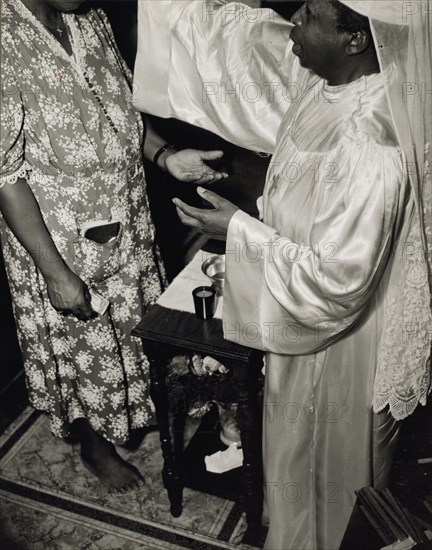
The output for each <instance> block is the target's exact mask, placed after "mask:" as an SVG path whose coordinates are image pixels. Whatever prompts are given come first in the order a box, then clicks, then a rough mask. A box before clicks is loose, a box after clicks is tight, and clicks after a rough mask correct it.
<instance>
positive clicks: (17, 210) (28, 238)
mask: <svg viewBox="0 0 432 550" xmlns="http://www.w3.org/2000/svg"><path fill="white" fill-rule="evenodd" d="M0 211H1V213H2V214H3V217H4V219H5V221H6V223H7V225H8V226H9V228H10V229H11V231H12V232H13V234H14V235H15V237H16V238H17V239H18V241H19V242H20V243H21V244H22V246H23V247H24V248H25V249H26V250H27V252H28V253H29V254H30V256H31V257H32V258H33V260H34V262H35V264H36V266H37V267H38V268H39V270H40V271H41V273H42V275H43V276H44V277H45V279H47V280H50V279H54V278H58V277H61V276H62V275H64V274H65V273H66V272H67V271H68V267H67V265H66V264H65V262H64V260H63V258H62V257H61V256H60V254H59V252H58V250H57V247H56V245H55V244H54V241H53V240H52V238H51V235H50V234H49V232H48V229H47V227H46V225H45V223H44V221H43V218H42V214H41V212H40V209H39V205H38V204H37V202H36V199H35V197H34V195H33V193H32V191H31V189H30V187H29V186H28V184H27V182H26V181H25V180H24V179H19V180H18V181H17V183H16V184H14V185H8V184H6V185H5V186H4V187H2V188H1V189H0Z"/></svg>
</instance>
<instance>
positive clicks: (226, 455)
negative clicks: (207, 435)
mask: <svg viewBox="0 0 432 550" xmlns="http://www.w3.org/2000/svg"><path fill="white" fill-rule="evenodd" d="M204 460H205V464H206V470H207V471H208V472H212V473H213V474H223V473H224V472H228V471H229V470H234V468H238V467H239V466H242V465H243V449H239V448H238V447H237V445H236V443H232V444H231V445H230V446H229V447H228V449H226V450H225V451H218V452H217V453H214V454H212V455H210V456H206V457H205V459H204Z"/></svg>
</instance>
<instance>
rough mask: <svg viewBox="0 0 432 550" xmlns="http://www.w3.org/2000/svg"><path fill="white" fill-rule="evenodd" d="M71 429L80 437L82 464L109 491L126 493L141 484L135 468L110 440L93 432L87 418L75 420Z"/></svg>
mask: <svg viewBox="0 0 432 550" xmlns="http://www.w3.org/2000/svg"><path fill="white" fill-rule="evenodd" d="M73 430H74V432H75V433H76V434H77V435H78V436H79V438H80V442H81V460H82V462H83V464H84V466H85V467H86V468H87V469H88V470H89V471H90V472H91V473H92V474H94V475H95V476H96V477H98V478H99V479H100V480H101V482H102V483H103V484H104V485H105V486H106V487H107V488H108V490H109V492H110V493H126V492H127V491H130V490H132V489H138V488H139V487H140V486H141V485H142V484H143V482H144V478H143V477H142V475H141V474H140V472H139V471H138V470H137V468H135V466H133V465H132V464H129V462H126V460H124V459H123V458H122V457H121V456H120V455H119V454H118V453H117V451H116V449H115V447H114V445H113V444H112V443H111V442H110V441H107V440H106V439H105V438H104V437H102V436H101V435H99V434H98V433H97V432H95V431H94V430H93V428H92V427H91V426H90V424H89V422H88V420H86V419H85V418H79V419H77V420H75V422H74V423H73Z"/></svg>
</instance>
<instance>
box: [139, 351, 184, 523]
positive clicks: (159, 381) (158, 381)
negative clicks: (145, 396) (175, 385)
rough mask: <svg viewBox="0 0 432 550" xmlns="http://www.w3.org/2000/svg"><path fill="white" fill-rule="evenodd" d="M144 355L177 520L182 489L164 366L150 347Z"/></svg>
mask: <svg viewBox="0 0 432 550" xmlns="http://www.w3.org/2000/svg"><path fill="white" fill-rule="evenodd" d="M149 348H151V349H149ZM146 354H147V358H148V360H149V363H150V395H151V398H152V400H153V403H154V406H155V410H156V419H157V423H158V427H159V432H160V442H161V449H162V455H163V460H164V465H163V470H162V479H163V483H164V486H165V488H166V490H167V492H168V498H169V501H170V504H171V508H170V511H171V515H172V516H173V517H175V518H178V517H179V516H181V514H182V511H183V507H182V496H183V487H182V486H181V485H180V484H179V483H177V481H176V474H175V462H174V453H173V446H172V443H171V434H170V426H169V406H168V394H167V388H166V382H165V364H164V362H163V361H162V360H161V359H160V358H159V359H157V358H156V357H157V353H155V351H154V349H152V346H146Z"/></svg>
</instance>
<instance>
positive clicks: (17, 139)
mask: <svg viewBox="0 0 432 550" xmlns="http://www.w3.org/2000/svg"><path fill="white" fill-rule="evenodd" d="M2 50H3V48H2ZM2 53H3V51H2ZM3 62H4V63H5V75H4V78H2V83H1V90H0V104H1V119H2V121H1V144H0V188H1V187H3V186H4V185H6V184H7V183H9V184H14V183H16V182H17V181H18V178H23V177H25V175H26V171H27V168H28V167H27V164H26V162H25V155H24V149H25V136H24V107H23V104H22V98H21V90H20V88H19V86H18V84H17V81H16V78H15V75H14V72H13V69H12V66H11V64H10V62H9V60H8V59H7V58H5V59H3Z"/></svg>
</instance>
